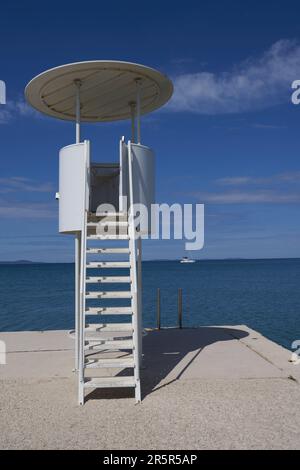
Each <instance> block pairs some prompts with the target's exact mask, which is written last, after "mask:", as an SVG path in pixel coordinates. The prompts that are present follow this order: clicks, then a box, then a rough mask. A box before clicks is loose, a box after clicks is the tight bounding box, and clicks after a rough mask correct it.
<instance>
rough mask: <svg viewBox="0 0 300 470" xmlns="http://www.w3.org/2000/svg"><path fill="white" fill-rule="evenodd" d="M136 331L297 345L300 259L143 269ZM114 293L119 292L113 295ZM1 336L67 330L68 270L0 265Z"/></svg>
mask: <svg viewBox="0 0 300 470" xmlns="http://www.w3.org/2000/svg"><path fill="white" fill-rule="evenodd" d="M143 287H144V293H143V323H144V326H145V327H152V326H155V325H156V293H157V288H160V290H161V324H162V326H175V325H176V324H177V292H178V288H181V289H182V293H183V326H186V327H188V326H201V325H224V324H226V325H238V324H246V325H248V326H250V327H251V328H254V329H256V330H258V331H259V332H261V333H262V334H263V335H265V336H267V337H268V338H270V339H272V340H273V341H276V342H277V343H279V344H281V345H283V346H284V347H286V348H289V349H290V347H291V343H292V341H293V340H295V339H300V320H299V317H300V259H274V260H221V261H197V262H196V263H194V264H180V263H179V262H178V261H146V262H143ZM119 288H120V287H119ZM0 294H1V295H0V331H20V330H51V329H72V328H73V327H74V313H73V312H74V265H73V264H38V263H37V264H28V265H25V264H16V265H4V264H3V265H0Z"/></svg>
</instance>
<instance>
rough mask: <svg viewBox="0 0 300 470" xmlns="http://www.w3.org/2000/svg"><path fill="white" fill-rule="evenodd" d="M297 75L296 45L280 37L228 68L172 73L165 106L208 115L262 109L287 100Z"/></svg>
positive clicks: (299, 60) (299, 73)
mask: <svg viewBox="0 0 300 470" xmlns="http://www.w3.org/2000/svg"><path fill="white" fill-rule="evenodd" d="M297 78H300V44H299V43H298V42H296V41H291V40H280V41H277V42H276V43H275V44H273V45H272V47H271V48H270V49H269V50H267V51H265V52H264V53H263V54H262V55H261V56H260V57H257V58H251V59H247V60H246V61H244V62H242V63H240V64H238V65H236V66H235V67H234V68H233V69H232V70H230V71H226V72H222V73H219V74H217V73H211V72H207V71H206V72H198V73H188V74H181V75H178V76H176V77H175V78H174V85H175V92H174V96H173V99H172V100H171V102H170V104H169V109H171V110H174V111H190V112H194V113H198V114H211V115H215V114H229V113H242V112H247V111H254V110H259V109H264V108H268V107H270V106H274V105H278V104H282V103H288V102H289V100H290V95H291V82H292V81H293V80H295V79H297Z"/></svg>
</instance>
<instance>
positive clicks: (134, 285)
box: [128, 141, 141, 403]
mask: <svg viewBox="0 0 300 470" xmlns="http://www.w3.org/2000/svg"><path fill="white" fill-rule="evenodd" d="M128 170H129V171H128V173H129V219H128V222H129V227H128V233H129V248H130V263H131V266H130V274H131V292H132V308H133V347H134V350H133V356H134V362H135V368H134V376H135V400H136V402H137V403H139V402H140V401H141V382H140V333H139V330H140V323H141V322H140V318H139V316H140V311H139V298H140V295H139V285H138V277H137V256H136V233H135V224H134V212H133V204H134V198H133V175H132V151H131V142H130V141H129V142H128Z"/></svg>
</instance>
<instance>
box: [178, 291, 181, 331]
mask: <svg viewBox="0 0 300 470" xmlns="http://www.w3.org/2000/svg"><path fill="white" fill-rule="evenodd" d="M178 327H179V328H182V289H178Z"/></svg>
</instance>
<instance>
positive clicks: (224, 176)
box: [0, 0, 300, 261]
mask: <svg viewBox="0 0 300 470" xmlns="http://www.w3.org/2000/svg"><path fill="white" fill-rule="evenodd" d="M299 13H300V6H299V4H298V2H297V1H276V0H275V1H272V2H261V1H255V0H251V1H248V0H245V1H244V2H238V1H237V0H236V1H233V0H231V1H228V0H222V1H214V2H211V1H201V2H199V1H185V2H177V3H175V2H174V1H173V2H169V1H164V2H162V1H160V2H158V1H152V2H150V3H149V4H143V2H136V1H126V2H124V1H122V2H121V1H111V2H99V1H98V2H92V1H88V0H87V1H85V2H77V3H76V2H66V1H60V2H56V1H52V2H51V3H50V4H47V6H44V7H43V6H42V4H41V2H33V1H30V0H29V1H27V2H13V4H9V3H8V2H6V5H4V6H3V5H2V6H1V16H0V37H1V46H2V47H1V56H0V63H1V67H0V79H1V80H4V81H5V82H6V86H7V105H5V106H3V105H2V106H1V107H0V142H1V158H0V216H1V218H0V240H1V243H0V260H14V259H31V260H35V261H38V260H41V261H71V260H72V259H73V240H72V237H70V236H64V235H59V234H58V223H57V209H58V207H57V203H56V201H55V200H54V194H55V191H56V190H57V187H58V174H57V172H58V151H59V148H61V147H63V146H64V145H66V144H69V143H72V142H73V141H74V127H73V125H72V124H71V123H68V122H62V121H57V120H55V119H52V118H48V117H44V116H41V115H38V114H37V113H35V112H34V111H31V110H30V109H29V108H28V107H27V106H26V104H25V102H24V98H23V90H24V87H25V85H26V84H27V82H28V81H29V80H30V79H31V78H32V77H33V76H35V75H37V74H38V73H40V72H42V71H44V70H46V69H48V68H51V67H54V66H57V65H61V64H64V63H69V62H74V61H81V60H90V59H116V60H129V61H133V62H138V63H142V64H145V65H149V66H153V67H156V68H158V69H159V70H161V71H163V72H165V73H167V74H168V75H169V76H170V77H171V78H172V79H173V81H174V84H175V93H174V97H173V99H172V101H171V102H170V104H169V105H168V106H166V107H165V108H164V109H162V110H160V111H157V112H155V113H153V114H151V115H150V116H148V117H145V118H144V119H143V121H142V136H143V142H144V143H145V144H149V145H150V146H152V147H153V148H154V149H155V151H156V155H157V175H156V176H157V180H156V181H157V201H158V202H180V203H183V202H194V203H196V202H201V203H204V204H205V246H204V249H203V250H202V251H200V252H199V253H197V254H195V256H196V257H199V258H227V257H230V258H231V257H244V258H262V257H266V258H270V257H299V256H300V236H299V235H300V217H299V215H300V144H299V138H300V106H295V105H293V104H292V103H291V99H290V98H291V91H292V90H291V82H292V81H293V80H296V79H300V23H299ZM123 134H125V135H127V137H129V124H128V123H127V122H121V123H114V124H97V125H84V126H83V137H84V138H89V139H91V141H92V150H93V155H92V158H93V159H94V160H96V161H97V160H99V161H101V160H102V161H116V160H117V158H118V139H119V137H120V135H123ZM144 253H145V258H147V259H149V258H178V257H180V256H182V255H183V254H184V244H183V242H181V241H170V242H169V241H152V242H145V250H144Z"/></svg>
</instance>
